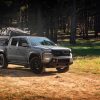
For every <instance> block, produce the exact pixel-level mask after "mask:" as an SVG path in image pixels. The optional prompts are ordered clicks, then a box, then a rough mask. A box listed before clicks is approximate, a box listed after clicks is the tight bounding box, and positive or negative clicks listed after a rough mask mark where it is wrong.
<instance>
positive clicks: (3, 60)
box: [0, 54, 8, 69]
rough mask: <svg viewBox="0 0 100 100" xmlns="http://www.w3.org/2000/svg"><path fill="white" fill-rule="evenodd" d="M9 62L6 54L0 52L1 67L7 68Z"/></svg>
mask: <svg viewBox="0 0 100 100" xmlns="http://www.w3.org/2000/svg"><path fill="white" fill-rule="evenodd" d="M7 66H8V63H7V59H6V57H5V56H4V54H0V68H5V69H6V68H7Z"/></svg>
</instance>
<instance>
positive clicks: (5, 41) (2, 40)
mask: <svg viewBox="0 0 100 100" xmlns="http://www.w3.org/2000/svg"><path fill="white" fill-rule="evenodd" d="M7 44H8V39H7V38H0V46H6V45H7Z"/></svg>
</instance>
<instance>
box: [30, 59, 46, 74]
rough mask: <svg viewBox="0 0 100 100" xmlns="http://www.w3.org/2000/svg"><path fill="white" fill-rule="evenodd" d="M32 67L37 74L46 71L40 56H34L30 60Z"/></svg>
mask: <svg viewBox="0 0 100 100" xmlns="http://www.w3.org/2000/svg"><path fill="white" fill-rule="evenodd" d="M30 68H31V70H32V71H33V72H34V73H35V74H41V73H43V71H44V67H43V65H42V64H41V60H40V59H39V58H38V57H34V58H32V59H31V60H30Z"/></svg>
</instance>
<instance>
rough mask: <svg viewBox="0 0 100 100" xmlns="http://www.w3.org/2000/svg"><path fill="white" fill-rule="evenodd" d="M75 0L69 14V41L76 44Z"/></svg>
mask: <svg viewBox="0 0 100 100" xmlns="http://www.w3.org/2000/svg"><path fill="white" fill-rule="evenodd" d="M76 26H77V23H76V0H73V10H72V16H71V34H70V43H71V44H76Z"/></svg>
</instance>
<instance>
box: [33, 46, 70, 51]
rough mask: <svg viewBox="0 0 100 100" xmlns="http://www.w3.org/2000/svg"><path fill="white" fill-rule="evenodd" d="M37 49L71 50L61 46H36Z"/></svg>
mask: <svg viewBox="0 0 100 100" xmlns="http://www.w3.org/2000/svg"><path fill="white" fill-rule="evenodd" d="M34 47H35V48H39V49H42V50H70V51H71V49H70V48H65V47H61V46H43V45H39V46H34Z"/></svg>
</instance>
